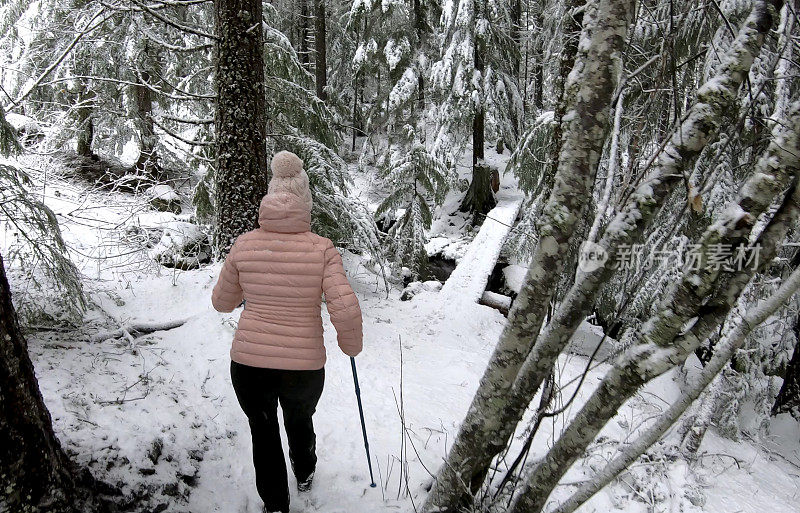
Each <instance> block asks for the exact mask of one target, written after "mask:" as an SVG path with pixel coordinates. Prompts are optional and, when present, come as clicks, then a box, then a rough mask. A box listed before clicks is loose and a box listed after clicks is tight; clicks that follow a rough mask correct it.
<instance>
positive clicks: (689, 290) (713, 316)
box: [510, 1, 800, 513]
mask: <svg viewBox="0 0 800 513" xmlns="http://www.w3.org/2000/svg"><path fill="white" fill-rule="evenodd" d="M773 14H774V11H773V10H771V9H770V6H769V5H768V4H767V3H766V2H763V1H760V2H759V1H757V2H755V4H754V7H753V12H752V13H751V15H750V16H749V17H748V20H747V21H746V23H745V29H744V30H745V31H753V32H756V33H758V34H760V37H759V39H761V40H763V35H764V34H765V33H766V32H767V31H768V30H769V29H770V26H771V19H772V17H773V16H772V15H773ZM799 127H800V103H798V104H795V106H794V107H793V109H792V114H791V115H790V120H789V122H788V123H785V124H781V127H780V129H778V130H776V131H775V132H774V133H773V138H772V141H771V142H770V145H769V148H768V151H767V152H765V154H764V155H763V156H762V157H761V159H760V160H759V162H758V164H757V165H756V169H755V170H754V173H753V175H752V176H751V177H750V178H749V179H748V181H747V183H745V184H744V186H743V187H742V189H741V192H740V193H739V198H738V200H737V201H736V202H733V203H732V204H730V205H729V207H728V208H726V209H725V210H724V211H723V213H722V214H721V215H720V216H719V218H718V220H717V221H716V222H715V223H714V224H713V225H712V226H711V227H709V228H708V229H707V230H706V232H705V233H704V234H703V237H702V239H701V240H700V243H699V245H698V249H697V251H698V254H699V261H700V262H701V265H700V266H698V268H697V269H690V270H687V271H685V272H684V273H683V275H682V276H681V278H680V279H679V280H678V281H677V282H675V283H674V284H673V286H672V287H671V288H670V290H669V291H668V293H667V295H666V297H665V298H664V300H662V301H661V302H660V304H659V306H658V308H657V313H656V314H655V315H653V316H652V317H651V318H650V319H648V320H647V322H645V323H644V324H643V326H642V329H641V333H640V335H639V337H638V343H637V344H635V345H634V346H633V347H631V348H630V349H628V350H627V351H625V352H624V353H623V354H622V355H621V356H620V357H619V358H618V359H617V360H616V361H615V362H614V365H613V367H612V368H611V370H610V371H609V372H608V374H606V376H605V377H604V378H603V380H602V382H601V383H600V385H599V386H598V388H597V389H596V390H595V391H594V392H593V393H592V395H591V397H590V398H589V400H588V401H587V402H586V403H585V405H584V406H583V408H581V410H580V412H578V414H577V415H576V416H575V418H574V419H573V420H572V421H571V422H570V423H569V425H568V426H567V427H566V429H565V430H564V431H563V433H562V434H561V436H560V437H559V439H558V440H557V441H556V443H555V444H554V445H553V448H552V449H551V450H549V451H548V452H547V454H546V455H545V456H544V458H543V459H542V460H541V461H540V462H539V463H538V464H537V465H536V466H535V467H534V468H533V469H532V470H531V472H530V474H529V477H528V479H527V480H526V483H525V485H524V487H523V489H522V490H521V491H520V493H519V495H517V497H516V499H515V502H514V504H513V506H512V508H511V510H510V513H523V512H525V513H538V512H540V511H541V510H542V508H543V507H544V505H545V503H546V501H547V498H548V497H549V495H550V493H551V492H552V491H553V489H554V488H555V487H556V485H557V484H558V481H559V480H560V479H561V477H563V475H564V474H565V473H566V472H567V470H568V469H569V467H570V466H572V464H573V463H574V462H575V460H576V459H577V458H578V457H579V456H580V455H581V454H583V452H584V451H585V450H586V448H587V447H588V445H589V443H590V442H591V441H592V440H594V438H595V437H596V436H597V434H598V433H599V432H600V430H601V429H602V428H603V426H605V424H606V423H607V422H608V421H609V420H610V419H611V418H613V417H614V415H616V413H617V411H618V410H619V408H620V407H621V406H622V405H623V404H624V403H625V401H626V400H627V399H628V398H630V397H631V396H632V395H633V394H635V393H636V391H637V390H638V389H639V388H640V387H641V386H642V385H644V384H645V383H647V382H648V381H650V380H652V379H654V378H656V377H658V376H660V375H662V374H664V373H665V372H667V371H668V370H670V369H672V368H674V367H675V366H676V365H679V364H680V363H681V362H683V361H684V360H685V359H686V357H687V356H688V355H689V354H690V353H691V352H692V351H694V350H695V349H696V348H697V347H698V346H699V345H700V343H701V342H702V341H703V340H704V339H705V338H706V337H707V336H708V335H710V333H711V331H712V330H713V329H715V328H717V327H718V326H719V324H720V323H721V322H722V321H723V320H724V318H725V317H726V316H727V314H728V312H730V308H731V307H732V305H733V304H735V302H736V300H737V299H738V297H739V295H740V294H741V292H742V291H743V290H744V287H745V286H746V284H747V282H748V281H749V280H750V279H751V278H752V276H753V274H755V270H754V269H752V268H751V267H747V268H746V269H742V270H738V269H737V270H734V271H733V272H728V271H726V270H724V269H721V268H718V267H716V266H714V265H713V263H709V262H710V260H709V255H711V254H713V251H714V250H713V248H714V247H730V248H744V249H747V250H750V251H752V250H753V247H749V246H748V244H747V241H748V237H749V235H750V233H751V231H752V228H753V225H754V224H755V221H756V219H757V218H758V217H759V215H760V214H762V213H764V212H765V211H766V210H767V208H768V207H769V205H770V204H771V203H772V201H774V200H775V198H776V197H778V196H780V194H781V191H782V190H783V189H784V188H785V187H786V185H787V182H788V181H789V180H790V179H793V178H795V177H796V176H797V173H798V170H799V169H800V161H799V160H798V156H799V155H800V146H799V145H798V134H799V133H800V129H799ZM795 220H796V218H795V219H791V220H789V221H790V222H788V223H785V224H786V226H789V225H790V224H791V222H792V221H795ZM720 244H722V245H723V246H719V245H720ZM761 251H762V252H763V248H762V250H761ZM723 284H724V286H721V285H723ZM723 313H724V315H723ZM690 320H692V322H693V324H690V323H689V321H690ZM686 326H691V327H690V328H689V329H686Z"/></svg>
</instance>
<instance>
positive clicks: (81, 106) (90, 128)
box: [76, 80, 94, 157]
mask: <svg viewBox="0 0 800 513" xmlns="http://www.w3.org/2000/svg"><path fill="white" fill-rule="evenodd" d="M81 82H83V85H82V91H81V94H79V95H78V107H77V109H76V111H77V112H76V117H77V121H78V129H77V131H78V134H77V140H78V148H77V149H78V155H80V156H81V157H91V156H92V155H93V153H92V140H93V139H94V120H93V119H92V111H93V110H94V109H93V103H94V93H93V92H92V91H90V90H89V87H88V84H86V82H85V81H84V80H82V81H81Z"/></svg>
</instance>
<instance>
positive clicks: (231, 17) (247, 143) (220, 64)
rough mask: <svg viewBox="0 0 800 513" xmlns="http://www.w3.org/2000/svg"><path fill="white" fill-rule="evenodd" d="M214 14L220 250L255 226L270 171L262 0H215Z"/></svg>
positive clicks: (217, 249)
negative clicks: (266, 135) (268, 169)
mask: <svg viewBox="0 0 800 513" xmlns="http://www.w3.org/2000/svg"><path fill="white" fill-rule="evenodd" d="M214 18H215V23H216V28H217V35H218V37H219V39H218V40H217V42H216V48H215V50H216V93H217V102H216V113H215V125H216V131H217V133H216V141H215V146H216V148H215V150H216V170H215V175H214V177H215V181H216V184H215V195H214V199H215V207H216V230H215V232H214V250H215V252H216V253H217V255H219V254H223V253H227V252H228V250H229V249H230V247H231V245H233V242H234V240H235V239H236V237H238V236H239V235H240V234H242V233H244V232H246V231H248V230H251V229H253V228H255V227H256V225H257V219H258V207H259V204H260V202H261V198H262V196H264V194H266V192H267V179H268V176H267V157H266V147H265V133H266V98H265V96H264V94H265V93H264V58H263V54H262V48H263V36H262V28H261V18H262V7H261V0H215V1H214Z"/></svg>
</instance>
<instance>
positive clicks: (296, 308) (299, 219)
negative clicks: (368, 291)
mask: <svg viewBox="0 0 800 513" xmlns="http://www.w3.org/2000/svg"><path fill="white" fill-rule="evenodd" d="M258 224H259V226H260V228H258V229H256V230H252V231H249V232H247V233H245V234H242V235H241V236H239V238H238V239H236V242H235V243H234V245H233V247H232V248H231V251H230V253H229V254H228V258H227V259H225V264H224V265H223V267H222V271H221V272H220V275H219V279H218V280H217V284H216V285H215V286H214V291H213V292H212V294H211V303H212V304H213V305H214V308H215V309H216V310H217V311H220V312H231V311H233V309H234V308H236V307H237V306H239V304H240V303H241V302H242V299H245V300H247V302H246V303H245V308H244V311H243V312H242V315H241V318H240V319H239V327H238V328H237V329H236V334H235V335H234V337H233V347H232V348H231V359H232V360H233V361H235V362H238V363H241V364H244V365H249V366H251V367H267V368H271V369H292V370H315V369H321V368H322V367H323V366H324V365H325V346H324V344H323V328H322V316H321V312H320V309H321V307H320V305H321V302H322V294H323V293H324V294H325V300H326V303H327V305H328V312H329V313H330V316H331V321H332V322H333V325H334V327H335V328H336V333H337V335H338V339H339V347H340V348H341V349H342V351H344V352H345V353H346V354H348V355H350V356H355V355H357V354H358V353H359V352H361V347H362V345H361V342H362V340H361V339H362V331H361V308H360V307H359V306H358V299H356V295H355V293H353V289H352V288H351V287H350V284H349V283H348V282H347V276H345V273H344V267H343V266H342V257H341V256H340V255H339V252H338V251H337V250H336V248H335V247H333V243H332V242H331V241H330V240H328V239H326V238H325V237H320V236H319V235H316V234H314V233H311V231H309V230H310V227H311V213H310V212H309V210H308V206H307V205H306V204H305V203H304V202H303V200H302V199H300V198H298V197H297V196H295V195H293V194H289V193H277V194H267V195H266V196H264V198H263V199H262V200H261V207H260V209H259V216H258Z"/></svg>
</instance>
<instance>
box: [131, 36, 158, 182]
mask: <svg viewBox="0 0 800 513" xmlns="http://www.w3.org/2000/svg"><path fill="white" fill-rule="evenodd" d="M145 51H146V50H145ZM138 74H139V79H138V84H137V85H136V86H134V101H135V104H136V118H135V124H136V127H137V128H138V130H139V158H138V159H137V161H136V164H135V165H134V167H135V168H136V170H137V171H139V172H140V173H142V174H146V175H149V174H152V173H154V172H155V171H157V170H158V160H157V159H156V154H155V146H156V136H155V130H154V124H153V91H152V90H151V89H150V88H149V87H148V86H147V83H148V82H149V81H150V73H149V72H148V71H146V70H140V71H139V73H138Z"/></svg>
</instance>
